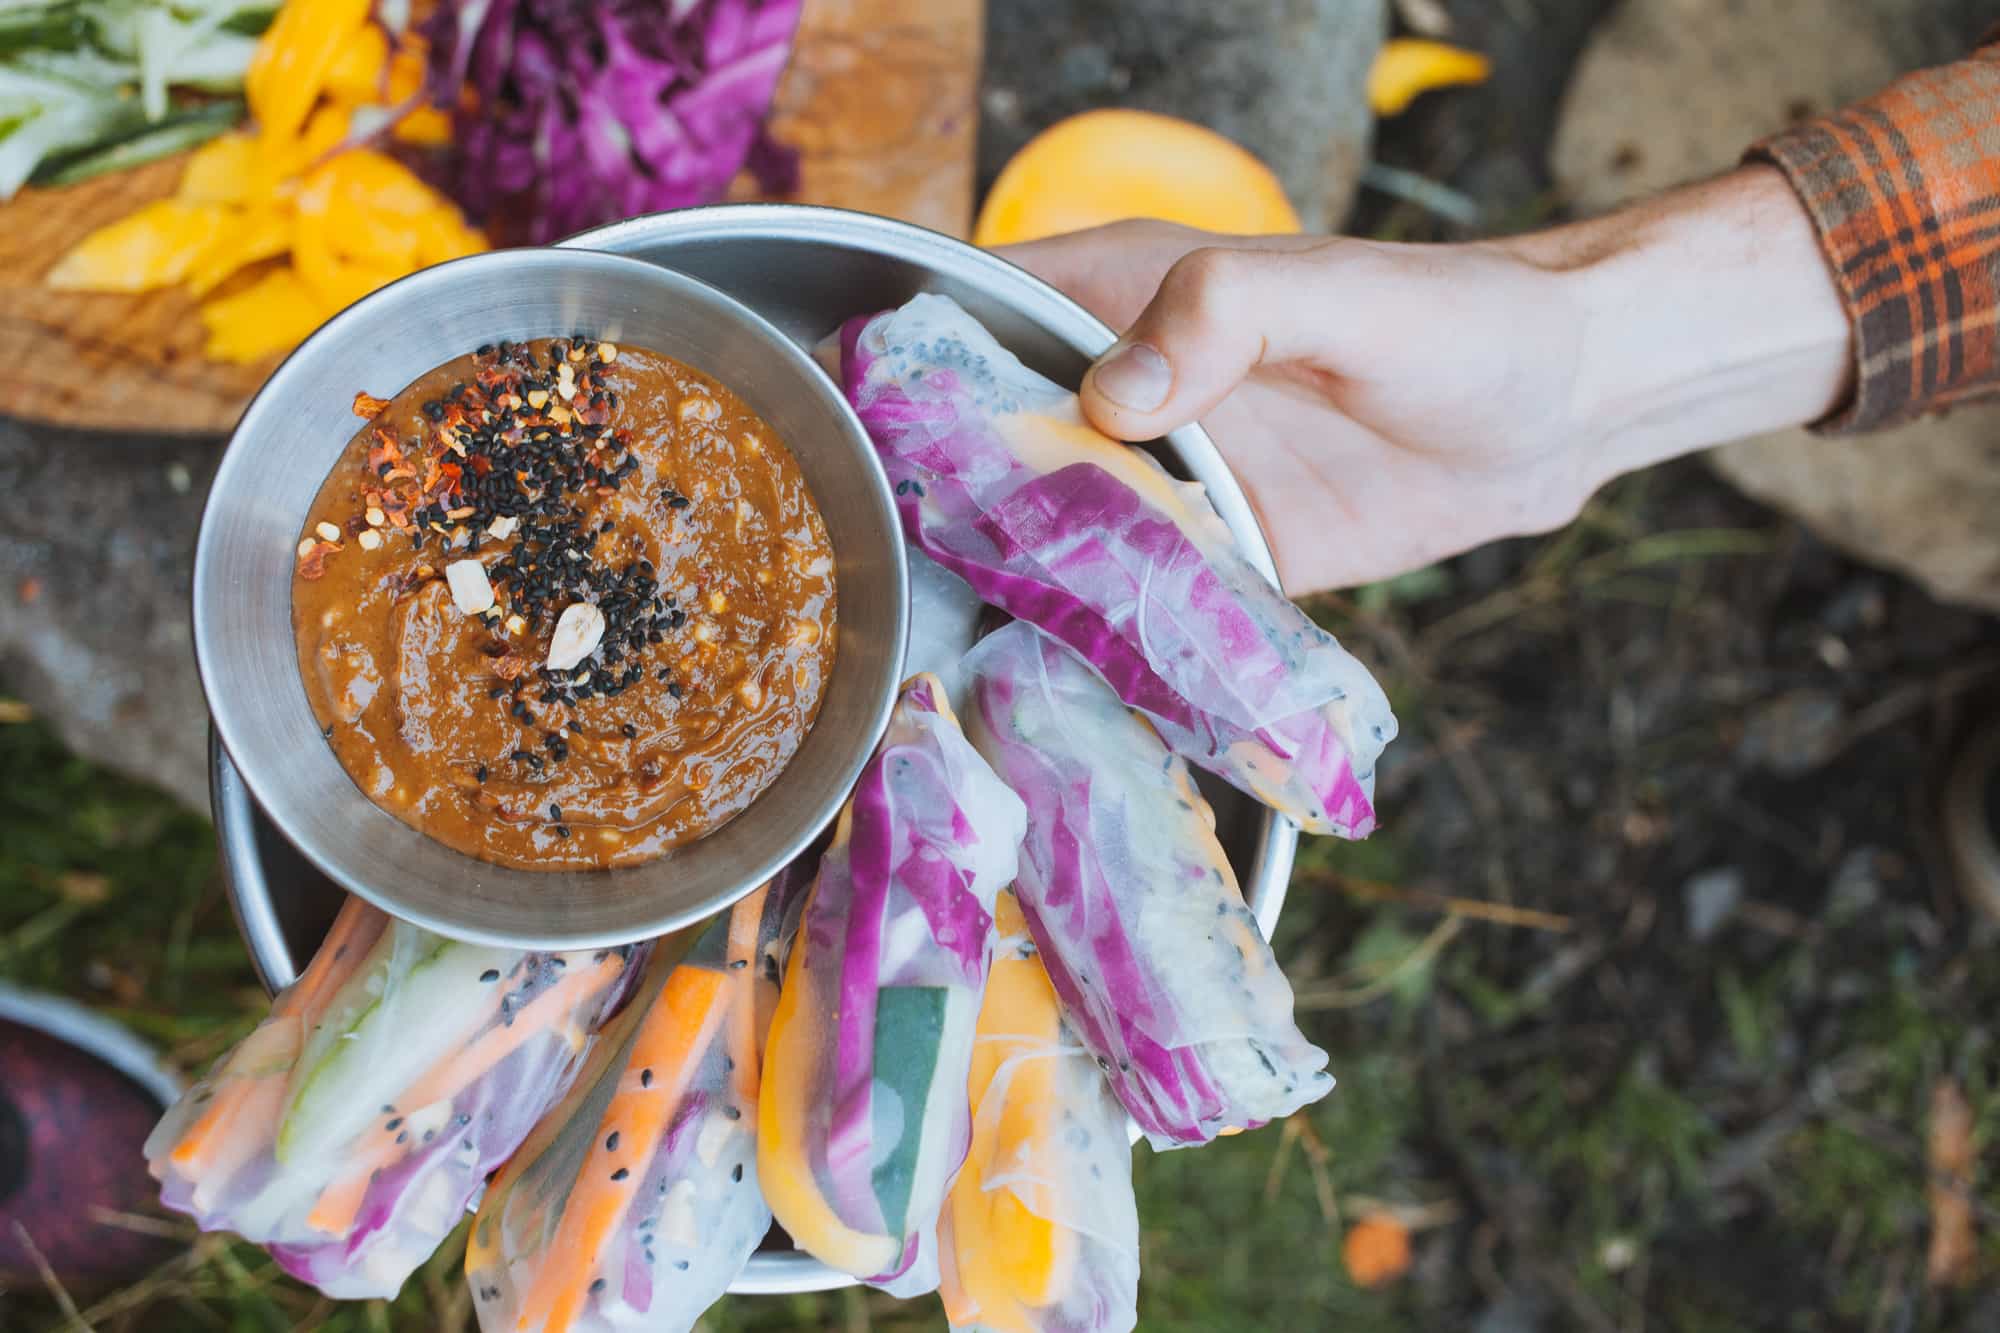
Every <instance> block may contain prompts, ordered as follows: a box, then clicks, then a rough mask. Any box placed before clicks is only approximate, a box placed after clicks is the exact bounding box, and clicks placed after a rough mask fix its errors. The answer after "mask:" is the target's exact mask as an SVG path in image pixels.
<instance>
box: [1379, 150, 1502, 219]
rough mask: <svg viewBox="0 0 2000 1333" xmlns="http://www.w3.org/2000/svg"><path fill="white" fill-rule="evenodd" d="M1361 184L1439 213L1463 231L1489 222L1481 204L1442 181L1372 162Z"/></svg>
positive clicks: (1383, 163)
mask: <svg viewBox="0 0 2000 1333" xmlns="http://www.w3.org/2000/svg"><path fill="white" fill-rule="evenodd" d="M1361 183H1362V184H1363V185H1364V186H1366V187H1367V188H1369V189H1371V190H1379V191H1381V192H1382V193H1383V194H1386V195H1388V196H1390V197H1391V198H1393V199H1401V200H1403V201H1404V202H1405V203H1411V204H1415V205H1416V206H1417V207H1418V208H1421V209H1423V210H1425V211H1426V212H1429V213H1435V214H1437V215H1438V216H1439V217H1441V218H1443V219H1444V220H1445V221H1446V222H1456V223H1457V224H1458V225H1459V226H1461V227H1477V226H1479V225H1480V223H1481V222H1483V221H1485V216H1486V215H1485V213H1484V211H1483V210H1481V208H1480V207H1479V201H1478V200H1477V199H1474V198H1473V197H1472V196H1471V195H1469V194H1467V193H1465V191H1463V190H1454V189H1453V188H1452V187H1451V186H1449V185H1446V184H1444V183H1443V182H1441V181H1434V180H1432V179H1431V178H1430V177H1428V176H1420V175H1418V174H1417V173H1416V172H1414V171H1407V170H1405V169H1404V168H1402V167H1392V166H1390V165H1389V164H1388V163H1386V162H1370V163H1369V164H1368V165H1367V166H1365V167H1363V168H1362V169H1361Z"/></svg>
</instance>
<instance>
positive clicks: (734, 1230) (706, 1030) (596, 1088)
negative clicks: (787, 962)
mask: <svg viewBox="0 0 2000 1333" xmlns="http://www.w3.org/2000/svg"><path fill="white" fill-rule="evenodd" d="M786 884H787V881H785V880H784V879H783V878H782V877H781V879H780V880H779V881H777V882H775V883H774V884H773V885H770V886H767V887H765V888H760V889H758V890H757V891H756V892H755V893H754V894H752V895H751V896H750V897H748V898H745V899H744V900H742V901H741V902H739V903H737V904H736V906H735V907H734V908H732V909H731V910H730V911H729V912H726V913H724V914H723V915H722V916H720V917H718V918H717V919H716V920H715V921H713V922H711V923H710V924H709V926H708V927H707V928H706V929H705V930H703V931H702V933H701V934H700V936H699V938H698V939H697V940H696V942H695V943H694V945H693V947H692V949H691V950H690V951H689V952H688V954H687V956H686V958H685V959H684V960H682V961H681V962H680V963H679V964H678V965H672V964H671V958H670V957H669V956H668V955H667V954H666V951H661V953H660V954H659V955H658V956H656V958H655V962H654V965H653V968H652V970H651V973H650V974H649V976H648V978H647V980H646V982H645V985H644V988H643V989H642V991H641V994H640V997H639V1000H638V1001H637V1002H635V1003H634V1004H633V1005H632V1006H631V1007H629V1008H628V1009H627V1010H626V1011H625V1012H624V1013H623V1014H621V1015H620V1017H619V1019H618V1021H617V1023H616V1025H615V1026H614V1028H612V1029H609V1030H607V1031H606V1032H605V1034H604V1036H603V1038H602V1039H601V1040H600V1042H599V1044H598V1047H597V1050H596V1051H595V1052H594V1053H593V1055H592V1059H591V1064H590V1068H589V1070H588V1071H587V1072H586V1073H585V1075H584V1076H583V1077H582V1078H580V1079H579V1080H578V1081H577V1084H576V1086H575V1087H574V1088H573V1089H572V1090H571V1092H570V1094H569V1095H568V1096H567V1097H565V1098H564V1099H563V1101H562V1103H561V1104H560V1105H558V1106H557V1107H556V1108H555V1109H554V1110H552V1111H550V1112H549V1114H548V1115H547V1117H545V1118H544V1120H543V1122H542V1123H541V1124H540V1125H539V1126H537V1127H536V1130H535V1133H534V1135H533V1136H532V1137H531V1138H530V1139H529V1141H528V1142H527V1143H526V1144H524V1145H523V1146H522V1148H521V1151H520V1152H518V1153H517V1154H515V1156H514V1158H513V1160H511V1161H510V1162H508V1164H507V1166H506V1168H505V1169H504V1170H502V1171H501V1173H500V1174H499V1175H498V1176H496V1177H495V1178H494V1180H493V1183H492V1185H491V1186H490V1187H489V1188H488V1190H487V1192H486V1195H485V1197H484V1199H483V1200H482V1201H481V1203H480V1207H479V1216H478V1219H477V1220H476V1221H475V1222H474V1223H473V1228H472V1235H471V1238H470V1239H469V1241H468V1242H467V1245H466V1259H465V1267H466V1278H467V1281H468V1282H469V1283H470V1284H471V1287H472V1294H473V1309H474V1310H475V1311H476V1312H477V1314H478V1317H479V1326H480V1328H481V1329H482V1330H484V1333H501V1330H507V1331H508V1333H513V1331H514V1330H519V1329H536V1330H543V1333H556V1331H557V1330H568V1331H569V1333H611V1331H612V1330H645V1331H646V1333H675V1331H676V1330H683V1331H684V1330H687V1329H690V1328H692V1327H693V1326H694V1324H695V1322H696V1321H697V1320H698V1319H699V1318H700V1317H701V1314H702V1312H703V1311H704V1310H706V1309H707V1308H708V1307H709V1306H710V1305H712V1304H713V1303H714V1302H715V1301H716V1300H717V1299H718V1298H719V1297H720V1296H721V1295H722V1294H723V1293H724V1292H725V1291H727V1290H728V1288H729V1284H730V1283H731V1282H732V1281H734V1280H735V1278H736V1275H737V1274H738V1273H740V1272H741V1271H742V1269H743V1265H744V1263H745V1261H747V1260H748V1259H749V1257H750V1255H751V1253H752V1252H753V1251H755V1250H756V1248H757V1245H758V1242H760V1241H761V1240H762V1239H763V1238H764V1233H765V1232H767V1231H768V1230H770V1226H771V1210H770V1209H769V1208H768V1207H767V1206H766V1205H765V1203H764V1198H763V1195H762V1193H761V1192H760V1190H759V1188H758V1182H757V1152H756V1138H755V1135H756V1124H757V1097H758V1087H759V1082H760V1079H761V1056H762V1044H763V1040H764V1029H765V1027H766V1026H767V1025H768V1023H769V1021H770V1016H771V1013H772V1011H773V1010H774V1009H775V1007H776V1000H777V991H778V979H779V964H778V954H779V948H780V944H781V940H780V927H781V924H782V922H783V921H784V919H785V910H786V907H787V905H788V904H787V901H786V897H785V894H786V891H787V889H786ZM801 887H802V886H801Z"/></svg>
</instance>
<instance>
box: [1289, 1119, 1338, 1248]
mask: <svg viewBox="0 0 2000 1333" xmlns="http://www.w3.org/2000/svg"><path fill="white" fill-rule="evenodd" d="M1293 1121H1295V1122H1296V1123H1297V1124H1298V1127H1299V1147H1301V1148H1303V1149H1304V1150H1305V1154H1306V1166H1307V1167H1308V1168H1310V1169H1311V1171H1312V1178H1313V1193H1314V1194H1316V1195H1318V1196H1319V1215H1320V1217H1321V1219H1322V1220H1324V1221H1325V1222H1326V1224H1327V1225H1328V1226H1330V1227H1337V1226H1339V1225H1340V1202H1339V1200H1338V1199H1336V1198H1335V1197H1334V1193H1333V1176H1332V1173H1330V1172H1329V1171H1328V1170H1327V1169H1326V1164H1327V1163H1328V1162H1329V1161H1330V1160H1332V1158H1333V1154H1332V1153H1331V1152H1328V1151H1327V1147H1326V1144H1325V1143H1324V1142H1322V1141H1321V1139H1320V1136H1319V1131H1318V1130H1316V1129H1314V1128H1313V1127H1312V1121H1310V1120H1307V1119H1306V1118H1305V1117H1304V1116H1294V1117H1292V1121H1288V1122H1287V1123H1292V1122H1293Z"/></svg>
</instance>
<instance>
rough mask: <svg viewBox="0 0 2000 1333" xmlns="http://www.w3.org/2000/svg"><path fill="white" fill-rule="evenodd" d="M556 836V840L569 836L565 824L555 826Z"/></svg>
mask: <svg viewBox="0 0 2000 1333" xmlns="http://www.w3.org/2000/svg"><path fill="white" fill-rule="evenodd" d="M556 836H557V837H558V838H567V837H568V836H569V825H567V824H558V825H556Z"/></svg>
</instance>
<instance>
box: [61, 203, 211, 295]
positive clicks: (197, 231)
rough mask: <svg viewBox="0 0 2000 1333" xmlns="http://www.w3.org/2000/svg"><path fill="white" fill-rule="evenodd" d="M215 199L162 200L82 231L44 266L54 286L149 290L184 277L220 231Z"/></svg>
mask: <svg viewBox="0 0 2000 1333" xmlns="http://www.w3.org/2000/svg"><path fill="white" fill-rule="evenodd" d="M223 220H224V210H223V208H222V207H221V206H220V205H216V204H190V203H186V202H184V201H182V200H179V199H161V200H159V201H157V202H155V203H151V204H147V205H146V206H144V207H143V208H140V209H138V210H136V211H134V212H132V213H129V214H127V215H126V216H124V217H122V218H120V219H118V220H117V221H116V222H113V223H110V224H108V225H106V226H103V227H99V228H98V229H97V230H96V231H94V232H92V233H91V234H90V235H89V236H86V237H85V238H84V239H83V241H82V242H81V243H80V244H79V245H78V246H77V247H76V248H75V249H74V250H71V251H70V252H69V253H68V254H66V255H64V256H63V257H62V258H61V259H60V260H58V261H57V262H56V266H55V267H54V268H52V269H50V270H49V273H48V277H47V278H46V279H45V281H46V282H47V283H48V285H49V286H51V287H54V288H56V289H57V290H58V291H70V292H149V291H152V290H153V289H155V288H157V287H170V286H172V285H173V284H174V283H177V282H179V281H180V280H181V279H182V278H184V277H186V276H187V273H188V270H189V269H191V268H193V267H194V265H195V263H196V262H197V261H199V260H200V259H201V257H202V255H203V254H204V253H205V252H206V251H207V249H208V247H209V246H210V245H211V244H212V243H213V242H214V240H215V238H216V236H217V235H218V234H219V233H220V232H221V230H222V225H223Z"/></svg>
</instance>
